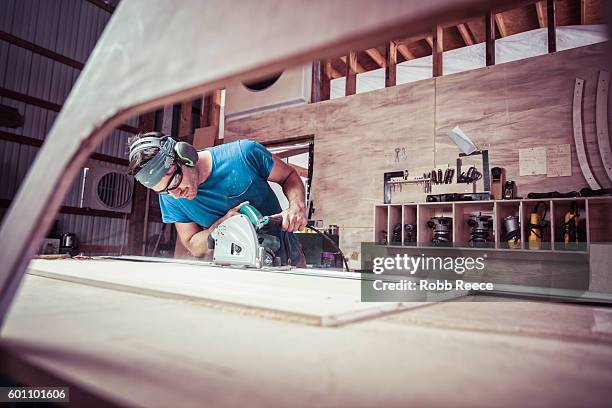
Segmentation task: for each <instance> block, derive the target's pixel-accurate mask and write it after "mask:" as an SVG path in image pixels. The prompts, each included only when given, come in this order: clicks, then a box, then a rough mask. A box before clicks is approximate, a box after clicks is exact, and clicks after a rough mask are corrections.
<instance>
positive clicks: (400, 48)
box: [397, 44, 416, 61]
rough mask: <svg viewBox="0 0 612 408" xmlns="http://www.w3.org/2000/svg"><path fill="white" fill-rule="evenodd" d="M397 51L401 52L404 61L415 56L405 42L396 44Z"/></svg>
mask: <svg viewBox="0 0 612 408" xmlns="http://www.w3.org/2000/svg"><path fill="white" fill-rule="evenodd" d="M397 51H398V52H399V53H400V54H402V57H404V59H405V60H406V61H410V60H413V59H415V58H416V57H415V56H414V54H413V53H412V52H411V51H410V50H409V49H408V46H407V45H406V44H398V45H397Z"/></svg>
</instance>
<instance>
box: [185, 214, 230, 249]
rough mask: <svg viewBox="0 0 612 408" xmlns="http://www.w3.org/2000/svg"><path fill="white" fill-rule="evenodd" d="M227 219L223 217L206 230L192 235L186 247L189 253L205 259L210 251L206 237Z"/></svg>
mask: <svg viewBox="0 0 612 408" xmlns="http://www.w3.org/2000/svg"><path fill="white" fill-rule="evenodd" d="M228 218H229V217H228V216H227V215H224V216H223V217H221V218H219V219H218V220H217V221H215V222H214V223H213V224H212V225H211V226H210V227H208V228H207V229H203V230H202V231H200V232H198V233H195V234H193V236H192V237H191V238H190V239H189V241H188V243H187V245H186V246H187V249H188V250H189V252H191V254H192V255H193V256H195V257H198V258H202V257H205V256H206V255H207V254H208V253H209V252H210V249H208V237H209V236H210V234H212V232H213V231H214V230H215V229H216V228H217V227H218V226H219V225H220V224H221V223H222V222H223V221H225V220H226V219H228Z"/></svg>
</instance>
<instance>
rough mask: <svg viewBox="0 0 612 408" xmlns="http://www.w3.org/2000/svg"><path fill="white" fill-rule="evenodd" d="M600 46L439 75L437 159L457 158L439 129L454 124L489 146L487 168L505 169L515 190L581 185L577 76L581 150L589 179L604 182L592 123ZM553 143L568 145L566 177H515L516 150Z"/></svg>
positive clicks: (602, 61)
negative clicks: (579, 95) (575, 97)
mask: <svg viewBox="0 0 612 408" xmlns="http://www.w3.org/2000/svg"><path fill="white" fill-rule="evenodd" d="M605 52H606V45H605V44H597V45H593V46H588V47H581V48H577V49H573V50H569V51H564V52H560V53H555V54H549V55H543V56H540V57H536V58H530V59H526V60H522V61H515V62H511V63H507V64H501V65H497V66H494V67H487V68H481V69H478V70H473V71H466V72H463V73H459V74H456V75H449V76H445V77H442V78H438V79H437V80H436V81H437V82H436V137H435V147H436V163H437V164H442V163H447V162H449V161H451V162H454V160H455V159H456V157H457V148H456V147H455V145H454V144H453V143H452V142H451V141H450V139H449V138H448V137H447V136H446V134H447V132H448V130H450V129H452V128H453V127H454V126H456V125H459V126H460V127H461V128H462V129H463V130H464V131H465V132H466V134H468V136H470V138H471V139H472V140H473V141H474V143H475V144H476V145H477V146H479V147H481V148H484V147H488V148H489V157H490V162H491V167H493V166H500V167H504V168H505V169H506V179H507V180H515V181H516V182H517V187H518V193H519V195H524V196H526V195H527V193H529V192H531V191H555V190H557V191H562V192H565V191H571V190H580V189H581V188H583V187H586V186H587V185H586V182H585V181H584V178H583V177H582V173H581V171H580V166H579V163H578V160H577V156H576V149H575V146H574V143H573V133H572V92H573V86H574V80H575V78H576V76H578V77H580V78H583V79H585V92H584V101H583V107H584V108H583V109H584V115H583V121H584V134H585V141H586V144H587V152H588V153H589V155H590V158H591V163H592V168H593V172H594V174H595V177H596V178H597V179H598V180H599V181H600V182H601V183H602V186H605V187H608V186H610V183H609V182H607V181H606V179H605V173H604V170H603V167H602V163H601V159H600V158H599V155H598V153H597V144H596V143H597V141H596V134H595V129H594V121H595V116H594V98H595V90H596V83H597V75H598V72H599V70H600V69H604V68H605V64H606V59H605V57H606V53H605ZM611 117H612V116H611ZM559 144H570V145H571V146H572V176H571V177H560V178H548V177H546V175H539V176H523V177H520V176H519V162H518V149H522V148H529V147H537V146H551V145H559Z"/></svg>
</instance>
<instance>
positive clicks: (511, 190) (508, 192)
mask: <svg viewBox="0 0 612 408" xmlns="http://www.w3.org/2000/svg"><path fill="white" fill-rule="evenodd" d="M503 198H504V200H512V199H513V198H516V183H515V182H514V181H513V180H508V181H506V182H505V183H504V196H503Z"/></svg>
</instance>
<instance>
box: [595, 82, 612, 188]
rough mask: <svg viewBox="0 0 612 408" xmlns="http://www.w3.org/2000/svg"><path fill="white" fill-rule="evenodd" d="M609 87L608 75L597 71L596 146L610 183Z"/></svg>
mask: <svg viewBox="0 0 612 408" xmlns="http://www.w3.org/2000/svg"><path fill="white" fill-rule="evenodd" d="M609 87H610V73H609V72H608V71H599V80H598V81H597V99H596V100H595V128H596V129H597V145H598V146H599V154H600V156H601V161H602V162H603V166H604V169H605V170H606V174H607V176H608V179H609V180H610V182H612V148H610V135H609V134H608V89H609Z"/></svg>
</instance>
